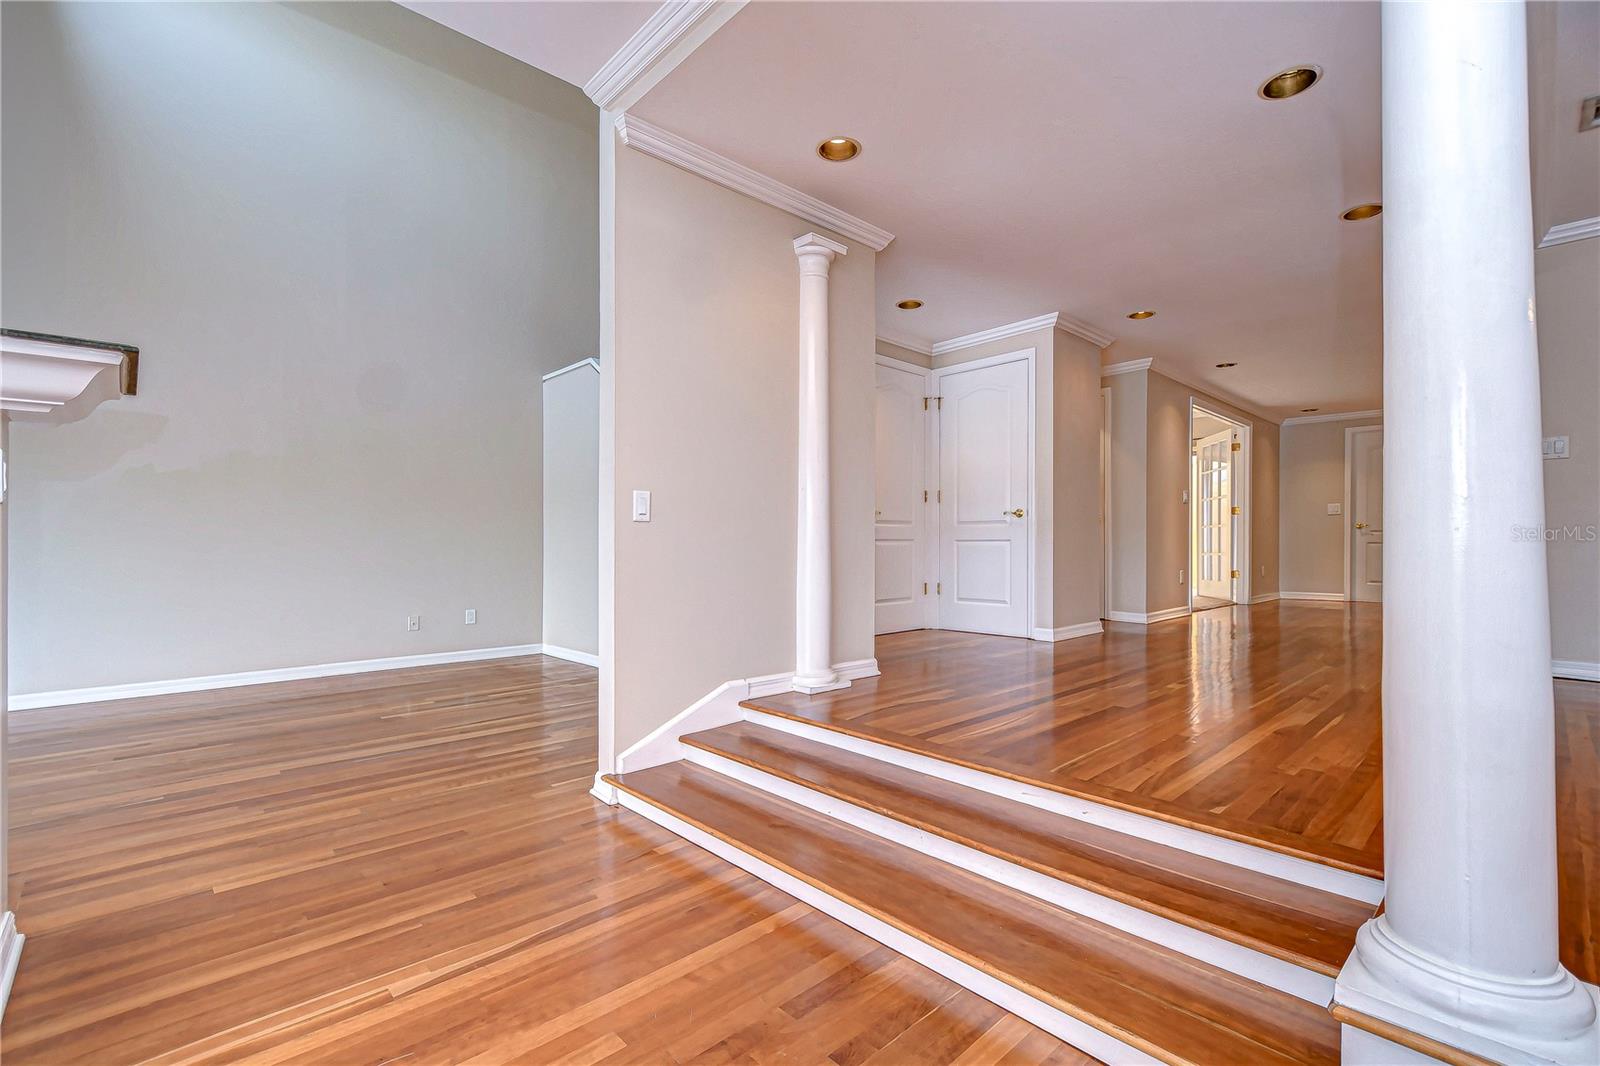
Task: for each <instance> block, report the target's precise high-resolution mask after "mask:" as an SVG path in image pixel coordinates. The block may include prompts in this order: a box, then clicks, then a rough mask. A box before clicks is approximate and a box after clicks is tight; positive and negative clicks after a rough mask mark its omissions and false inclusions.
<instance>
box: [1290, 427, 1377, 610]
mask: <svg viewBox="0 0 1600 1066" xmlns="http://www.w3.org/2000/svg"><path fill="white" fill-rule="evenodd" d="M1375 425H1382V420H1381V419H1377V418H1358V419H1348V420H1345V421H1340V422H1301V423H1296V424H1294V425H1287V426H1284V427H1283V439H1282V444H1283V456H1282V460H1283V468H1282V472H1281V476H1280V477H1279V479H1278V485H1279V491H1280V493H1281V494H1282V505H1281V507H1280V510H1279V518H1278V529H1279V531H1280V532H1279V535H1280V540H1281V542H1282V550H1281V552H1280V554H1279V560H1280V563H1281V565H1282V569H1283V577H1282V581H1283V591H1284V592H1320V593H1330V594H1333V595H1336V596H1343V595H1344V594H1345V588H1344V568H1345V557H1344V552H1345V547H1344V533H1345V523H1346V522H1349V521H1350V516H1349V515H1345V514H1338V515H1330V514H1329V513H1328V504H1330V503H1337V504H1339V505H1340V507H1341V509H1342V508H1343V506H1344V435H1345V434H1344V431H1345V430H1347V429H1354V428H1356V427H1358V426H1375Z"/></svg>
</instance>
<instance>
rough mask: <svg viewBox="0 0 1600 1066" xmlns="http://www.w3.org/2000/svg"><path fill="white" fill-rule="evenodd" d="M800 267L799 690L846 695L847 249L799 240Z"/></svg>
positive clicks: (814, 237) (810, 237)
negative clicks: (838, 314) (841, 620)
mask: <svg viewBox="0 0 1600 1066" xmlns="http://www.w3.org/2000/svg"><path fill="white" fill-rule="evenodd" d="M794 254H795V257H796V258H797V259H798V260H799V261H800V507H799V511H798V515H799V518H798V522H799V525H798V528H797V529H796V530H795V590H794V591H795V596H794V614H795V617H794V645H795V649H794V657H795V667H794V687H795V688H796V689H798V690H799V691H801V692H821V691H823V690H825V689H830V688H837V687H839V678H838V675H837V674H835V673H834V672H833V639H832V627H833V548H832V542H831V533H830V529H829V521H830V517H829V506H828V493H829V478H828V267H829V265H830V264H831V263H832V262H833V257H834V256H836V255H844V254H845V247H844V245H842V244H839V243H838V242H837V241H830V240H829V239H828V238H826V237H823V236H819V235H818V234H815V233H807V234H806V235H805V236H803V237H796V238H795V242H794Z"/></svg>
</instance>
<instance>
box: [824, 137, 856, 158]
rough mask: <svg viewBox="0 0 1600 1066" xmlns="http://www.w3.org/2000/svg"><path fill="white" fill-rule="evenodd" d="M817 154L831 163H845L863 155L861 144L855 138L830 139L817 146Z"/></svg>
mask: <svg viewBox="0 0 1600 1066" xmlns="http://www.w3.org/2000/svg"><path fill="white" fill-rule="evenodd" d="M817 154H818V155H820V156H821V157H822V158H824V159H826V160H827V161H828V162H830V163H843V162H845V161H846V160H850V159H854V158H855V157H856V156H858V155H860V154H861V142H860V141H858V140H856V139H855V138H854V137H829V138H828V139H827V140H825V141H823V142H822V143H821V144H819V145H817Z"/></svg>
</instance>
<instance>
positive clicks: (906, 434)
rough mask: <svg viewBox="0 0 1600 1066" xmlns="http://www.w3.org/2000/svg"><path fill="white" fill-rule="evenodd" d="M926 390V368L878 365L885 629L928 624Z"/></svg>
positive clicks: (879, 553) (876, 529)
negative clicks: (922, 370) (918, 370)
mask: <svg viewBox="0 0 1600 1066" xmlns="http://www.w3.org/2000/svg"><path fill="white" fill-rule="evenodd" d="M925 395H927V391H926V384H925V379H924V378H923V376H922V375H921V374H916V373H913V372H911V371H909V370H897V369H895V368H893V367H887V366H883V365H881V364H880V365H879V366H878V367H877V391H876V400H875V404H876V426H877V428H876V446H875V453H874V463H875V469H876V484H877V491H876V503H875V504H874V506H875V507H876V508H877V515H876V519H875V522H874V525H873V536H874V539H875V541H876V544H875V549H874V553H873V560H874V572H873V597H874V603H875V604H876V625H875V630H876V632H879V633H897V632H900V631H901V630H906V629H920V628H922V627H923V626H925V625H927V624H928V619H927V613H928V612H927V606H926V604H927V597H926V595H925V594H924V592H923V582H925V581H926V580H927V564H926V562H925V560H926V559H927V554H926V550H927V538H928V532H929V531H928V523H927V519H926V514H927V505H926V504H925V503H923V499H922V494H923V489H924V488H925V487H926V485H927V469H926V467H925V465H924V461H925V458H924V445H923V441H924V439H925V431H926V419H927V417H928V416H927V412H926V411H924V410H923V405H922V398H923V397H924V396H925Z"/></svg>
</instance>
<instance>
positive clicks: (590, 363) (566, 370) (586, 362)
mask: <svg viewBox="0 0 1600 1066" xmlns="http://www.w3.org/2000/svg"><path fill="white" fill-rule="evenodd" d="M584 367H588V368H589V369H590V370H593V371H594V372H595V373H596V374H598V373H600V360H598V359H579V360H578V361H577V362H576V363H573V364H571V365H569V366H564V367H562V368H561V369H560V370H552V371H550V373H548V374H546V375H545V376H544V380H546V381H549V380H550V379H551V378H558V377H560V376H561V375H562V374H570V373H572V371H574V370H582V369H583V368H584Z"/></svg>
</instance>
